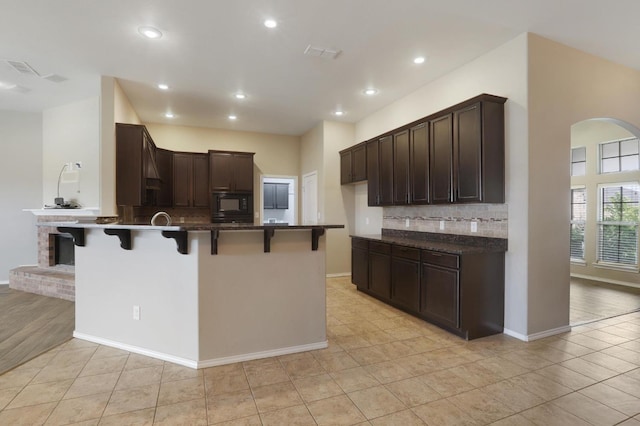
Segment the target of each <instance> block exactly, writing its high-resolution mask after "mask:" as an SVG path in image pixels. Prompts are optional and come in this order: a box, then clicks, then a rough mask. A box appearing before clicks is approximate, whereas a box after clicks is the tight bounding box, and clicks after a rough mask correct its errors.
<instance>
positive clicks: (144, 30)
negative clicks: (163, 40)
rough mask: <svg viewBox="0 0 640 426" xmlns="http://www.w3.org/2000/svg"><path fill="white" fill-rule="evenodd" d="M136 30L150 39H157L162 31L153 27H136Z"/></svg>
mask: <svg viewBox="0 0 640 426" xmlns="http://www.w3.org/2000/svg"><path fill="white" fill-rule="evenodd" d="M138 32H139V33H140V34H142V35H143V36H145V37H146V38H150V39H159V38H160V37H162V33H161V32H160V30H159V29H157V28H153V27H140V28H138Z"/></svg>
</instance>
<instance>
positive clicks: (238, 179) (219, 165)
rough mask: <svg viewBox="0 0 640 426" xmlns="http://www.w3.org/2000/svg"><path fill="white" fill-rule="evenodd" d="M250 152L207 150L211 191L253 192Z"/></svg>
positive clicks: (251, 156)
mask: <svg viewBox="0 0 640 426" xmlns="http://www.w3.org/2000/svg"><path fill="white" fill-rule="evenodd" d="M253 156H254V153H252V152H233V151H209V176H210V177H211V181H210V183H209V187H210V190H211V191H214V192H215V191H233V192H249V193H253Z"/></svg>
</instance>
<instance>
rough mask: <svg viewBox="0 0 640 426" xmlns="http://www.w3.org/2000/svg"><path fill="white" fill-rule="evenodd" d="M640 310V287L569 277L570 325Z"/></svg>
mask: <svg viewBox="0 0 640 426" xmlns="http://www.w3.org/2000/svg"><path fill="white" fill-rule="evenodd" d="M637 310H640V288H633V287H624V286H620V285H614V284H607V283H602V282H598V281H591V280H585V279H582V278H571V302H570V316H569V318H570V323H571V325H576V324H583V323H585V322H591V321H596V320H599V319H604V318H611V317H614V316H618V315H622V314H626V313H629V312H634V311H637Z"/></svg>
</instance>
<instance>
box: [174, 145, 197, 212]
mask: <svg viewBox="0 0 640 426" xmlns="http://www.w3.org/2000/svg"><path fill="white" fill-rule="evenodd" d="M192 176H193V161H192V159H191V155H190V154H185V153H178V152H175V153H174V154H173V206H174V207H190V206H191V179H192Z"/></svg>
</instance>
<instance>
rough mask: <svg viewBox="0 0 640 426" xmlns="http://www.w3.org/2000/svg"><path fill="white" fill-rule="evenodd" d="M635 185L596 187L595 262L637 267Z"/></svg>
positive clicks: (639, 199)
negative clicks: (596, 234) (596, 232)
mask: <svg viewBox="0 0 640 426" xmlns="http://www.w3.org/2000/svg"><path fill="white" fill-rule="evenodd" d="M639 195H640V186H639V185H638V183H630V184H615V185H602V186H600V203H599V206H598V217H599V221H598V253H597V254H598V259H597V260H598V262H602V263H607V264H612V265H618V266H625V267H630V266H634V267H637V266H638V219H639V215H638V212H639V211H640V209H639V207H640V196H639Z"/></svg>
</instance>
